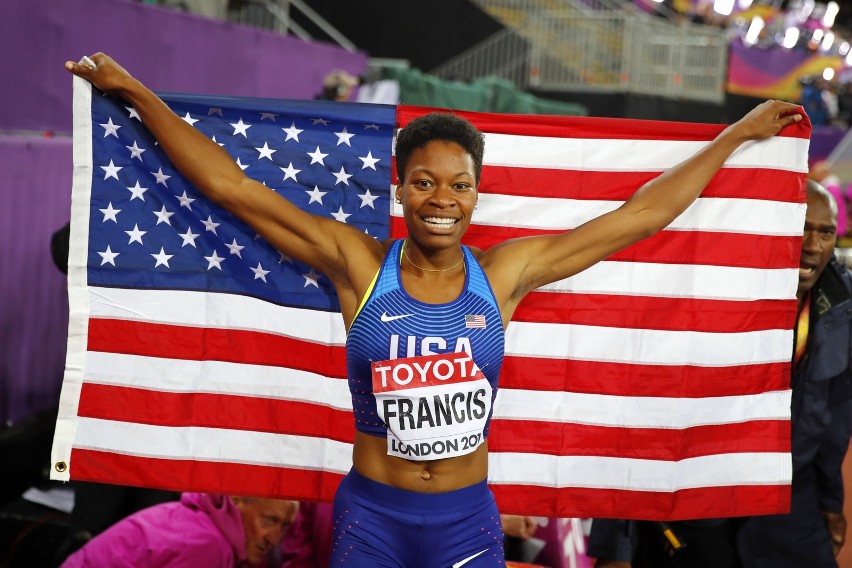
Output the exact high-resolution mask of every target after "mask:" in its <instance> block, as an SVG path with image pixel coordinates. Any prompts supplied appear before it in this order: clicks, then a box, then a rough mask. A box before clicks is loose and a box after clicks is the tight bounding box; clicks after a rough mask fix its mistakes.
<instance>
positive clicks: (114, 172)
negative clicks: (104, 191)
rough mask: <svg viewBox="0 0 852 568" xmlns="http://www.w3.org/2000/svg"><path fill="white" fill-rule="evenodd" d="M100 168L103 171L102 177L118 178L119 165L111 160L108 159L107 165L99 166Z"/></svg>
mask: <svg viewBox="0 0 852 568" xmlns="http://www.w3.org/2000/svg"><path fill="white" fill-rule="evenodd" d="M101 169H102V170H103V171H104V179H105V180H106V179H107V178H115V179H118V172H119V171H121V169H122V167H121V166H116V165H115V164H113V163H112V160H110V161H109V165H108V166H101Z"/></svg>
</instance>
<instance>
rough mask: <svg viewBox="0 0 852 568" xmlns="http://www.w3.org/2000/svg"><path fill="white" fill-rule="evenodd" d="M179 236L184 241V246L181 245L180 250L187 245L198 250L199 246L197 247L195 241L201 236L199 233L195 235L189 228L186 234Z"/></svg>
mask: <svg viewBox="0 0 852 568" xmlns="http://www.w3.org/2000/svg"><path fill="white" fill-rule="evenodd" d="M178 236H180V238H181V239H183V244H182V245H180V248H183V247H185V246H186V245H191V246H192V247H194V248H198V247H197V246H195V239H197V238H198V237H199V235H198V234H197V233H193V232H192V229H190V228H188V227H187V229H186V232H185V233H178Z"/></svg>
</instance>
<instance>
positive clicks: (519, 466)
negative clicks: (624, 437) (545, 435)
mask: <svg viewBox="0 0 852 568" xmlns="http://www.w3.org/2000/svg"><path fill="white" fill-rule="evenodd" d="M488 471H489V481H490V482H491V483H493V484H496V485H501V484H522V485H541V486H544V487H593V488H611V489H631V490H634V491H663V492H671V491H677V490H679V489H690V488H694V487H724V486H728V485H789V483H790V476H791V475H792V465H791V462H790V454H787V453H770V452H766V453H763V452H761V453H739V454H716V455H711V456H700V457H695V458H688V459H684V460H680V461H674V462H672V461H662V460H641V459H631V458H609V457H595V456H561V457H560V456H552V455H544V454H526V453H524V454H519V453H509V452H506V453H492V454H490V455H489V456H488Z"/></svg>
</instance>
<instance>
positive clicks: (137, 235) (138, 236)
mask: <svg viewBox="0 0 852 568" xmlns="http://www.w3.org/2000/svg"><path fill="white" fill-rule="evenodd" d="M124 232H125V233H127V236H129V237H130V240H129V241H128V242H127V244H130V243H132V242H134V241H135V242H137V243H139V244H140V245H143V246H144V244H145V243H143V242H142V235H144V234H145V233H147V232H148V231H140V230H139V224H138V223H134V224H133V230H132V231H124Z"/></svg>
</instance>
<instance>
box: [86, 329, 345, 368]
mask: <svg viewBox="0 0 852 568" xmlns="http://www.w3.org/2000/svg"><path fill="white" fill-rule="evenodd" d="M128 337H132V338H133V341H127V339H126V338H128ZM88 348H89V351H103V352H107V353H125V354H127V355H143V356H147V357H162V358H166V359H186V360H192V361H227V362H231V363H250V364H253V365H271V366H278V367H289V368H292V369H299V370H302V371H308V372H313V373H317V374H320V375H325V376H327V377H334V378H340V379H345V378H346V352H345V348H344V347H343V346H328V345H324V344H321V343H312V342H310V341H305V340H303V339H294V338H290V337H284V336H281V335H273V334H271V333H261V332H257V331H246V330H232V329H219V328H201V327H191V326H179V325H168V324H160V323H144V322H137V321H128V320H115V319H103V318H92V319H91V320H89V343H88Z"/></svg>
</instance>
